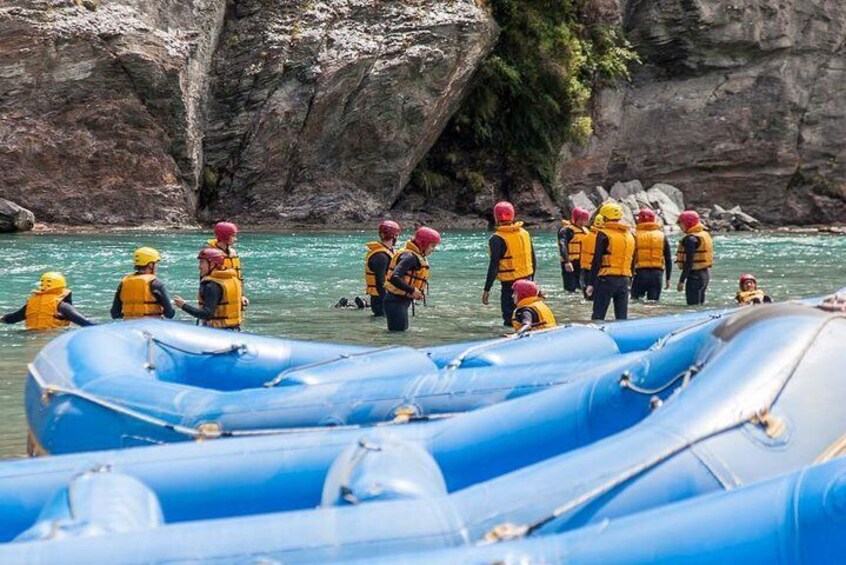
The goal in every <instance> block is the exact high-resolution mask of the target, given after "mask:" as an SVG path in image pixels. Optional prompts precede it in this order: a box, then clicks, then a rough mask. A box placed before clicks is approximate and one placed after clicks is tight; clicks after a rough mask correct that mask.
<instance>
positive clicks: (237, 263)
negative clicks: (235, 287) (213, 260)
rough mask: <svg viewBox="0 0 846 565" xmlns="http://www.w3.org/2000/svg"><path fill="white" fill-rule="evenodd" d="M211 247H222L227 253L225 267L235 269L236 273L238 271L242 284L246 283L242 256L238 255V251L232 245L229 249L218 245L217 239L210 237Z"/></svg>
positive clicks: (224, 261)
mask: <svg viewBox="0 0 846 565" xmlns="http://www.w3.org/2000/svg"><path fill="white" fill-rule="evenodd" d="M208 244H209V247H212V248H214V249H220V250H221V251H223V252H224V253H225V254H226V259H224V260H223V269H224V270H227V271H228V270H230V269H233V270H234V271H235V272H236V273H238V280H239V281H241V284H242V285H243V284H244V273H243V272H242V271H241V258H240V257H238V252H237V251H235V248H233V247H232V246H231V245H230V246H229V248H228V249H223V248H222V247H221V246H220V245H218V243H217V240H216V239H210V240H209V241H208Z"/></svg>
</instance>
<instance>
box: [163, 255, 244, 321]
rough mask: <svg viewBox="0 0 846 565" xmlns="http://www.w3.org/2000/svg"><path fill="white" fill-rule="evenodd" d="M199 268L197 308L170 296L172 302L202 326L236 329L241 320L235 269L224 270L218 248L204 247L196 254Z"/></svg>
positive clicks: (239, 291) (238, 285)
mask: <svg viewBox="0 0 846 565" xmlns="http://www.w3.org/2000/svg"><path fill="white" fill-rule="evenodd" d="M197 259H199V269H200V292H199V307H198V306H192V305H190V304H187V303H186V302H185V299H184V298H182V297H181V296H174V297H173V303H174V304H175V305H176V307H177V308H180V309H182V311H183V312H185V313H186V314H188V315H189V316H193V317H194V318H197V319H198V320H200V321H201V322H202V324H203V325H204V326H210V327H213V328H221V329H226V330H235V331H240V329H241V323H242V322H243V317H242V311H243V302H242V301H241V281H240V280H239V279H238V273H237V272H236V271H235V269H225V268H224V261H225V259H226V255H225V253H224V252H223V251H221V250H220V249H214V248H211V247H207V248H205V249H203V250H201V251H200V254H199V255H198V256H197Z"/></svg>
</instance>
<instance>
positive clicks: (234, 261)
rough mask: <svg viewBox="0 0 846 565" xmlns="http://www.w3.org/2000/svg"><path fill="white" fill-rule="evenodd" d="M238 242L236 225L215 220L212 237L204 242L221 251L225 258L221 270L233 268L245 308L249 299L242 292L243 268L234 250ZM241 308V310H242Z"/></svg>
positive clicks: (239, 257) (248, 303)
mask: <svg viewBox="0 0 846 565" xmlns="http://www.w3.org/2000/svg"><path fill="white" fill-rule="evenodd" d="M236 243H238V226H237V225H235V224H233V223H232V222H217V223H216V224H215V225H214V238H213V239H210V240H208V241H207V242H206V246H207V247H210V248H212V249H220V250H221V251H223V253H224V255H225V256H226V259H225V260H224V261H223V270H230V269H232V270H234V271H235V273H236V274H237V275H238V281H239V282H240V283H241V305H242V306H243V308H247V306H249V305H250V299H249V298H247V297H246V295H245V294H244V270H243V268H242V266H241V256H240V255H238V252H237V251H236V250H235V244H236ZM243 308H242V310H243Z"/></svg>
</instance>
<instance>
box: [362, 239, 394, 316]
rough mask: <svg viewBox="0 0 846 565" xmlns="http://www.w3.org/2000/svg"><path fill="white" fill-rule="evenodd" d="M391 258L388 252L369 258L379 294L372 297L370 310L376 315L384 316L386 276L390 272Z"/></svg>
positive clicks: (368, 262)
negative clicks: (383, 304)
mask: <svg viewBox="0 0 846 565" xmlns="http://www.w3.org/2000/svg"><path fill="white" fill-rule="evenodd" d="M390 263H391V258H390V256H389V255H388V254H387V253H374V254H373V255H371V256H370V259H368V260H367V267H368V268H369V269H370V271H371V272H372V273H373V275H374V277H375V278H376V292H378V293H379V296H371V297H370V311H371V312H373V315H374V316H384V314H385V311H384V309H383V308H382V302H383V301H384V300H385V277H386V276H387V274H388V267H389V266H390Z"/></svg>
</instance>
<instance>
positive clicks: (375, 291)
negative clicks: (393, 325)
mask: <svg viewBox="0 0 846 565" xmlns="http://www.w3.org/2000/svg"><path fill="white" fill-rule="evenodd" d="M401 232H402V230H401V229H400V225H399V224H398V223H396V222H394V221H392V220H384V221H383V222H381V223H380V224H379V241H371V242H369V243H367V244H366V247H367V254H366V255H365V256H364V282H365V292H366V293H367V294H368V295H369V296H370V311H371V312H373V316H374V317H379V316H383V315H384V314H385V311H384V309H383V308H382V302H383V300H384V299H385V277H386V276H387V274H388V266H390V264H391V259H393V257H394V246H395V245H396V244H397V238H398V237H399V234H400V233H401Z"/></svg>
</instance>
